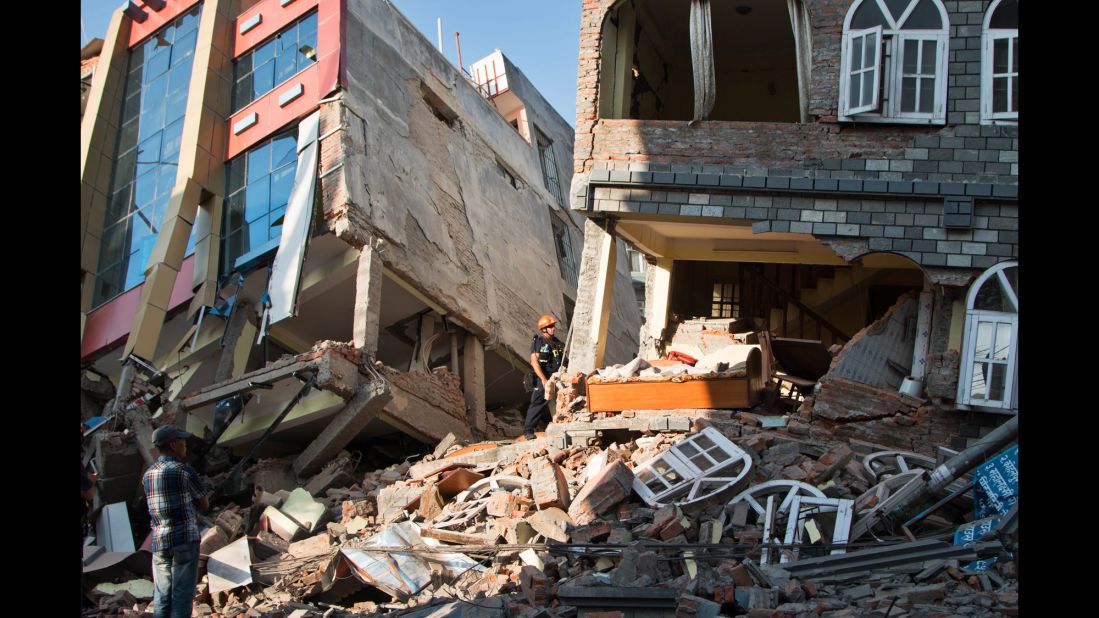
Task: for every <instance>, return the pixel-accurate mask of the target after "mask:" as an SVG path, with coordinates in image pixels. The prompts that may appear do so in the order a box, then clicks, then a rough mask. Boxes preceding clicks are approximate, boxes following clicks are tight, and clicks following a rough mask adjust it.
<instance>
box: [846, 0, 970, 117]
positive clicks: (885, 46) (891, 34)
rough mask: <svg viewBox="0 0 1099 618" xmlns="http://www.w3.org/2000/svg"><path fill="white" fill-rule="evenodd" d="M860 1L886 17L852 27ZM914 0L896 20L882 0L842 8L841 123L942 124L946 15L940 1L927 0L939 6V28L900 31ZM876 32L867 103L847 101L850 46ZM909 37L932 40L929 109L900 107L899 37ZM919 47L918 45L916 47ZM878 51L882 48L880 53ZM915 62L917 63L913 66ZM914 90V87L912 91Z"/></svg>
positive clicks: (901, 45) (901, 43) (901, 47)
mask: <svg viewBox="0 0 1099 618" xmlns="http://www.w3.org/2000/svg"><path fill="white" fill-rule="evenodd" d="M863 2H874V3H876V4H877V5H878V9H879V10H880V11H881V13H882V15H883V16H884V17H885V21H886V25H885V26H880V25H879V26H875V27H873V28H867V29H862V30H852V29H851V20H852V18H853V17H854V15H855V12H856V11H857V10H858V9H859V7H861V6H862V4H863ZM918 2H919V0H911V1H910V3H909V5H908V6H907V7H906V8H905V11H904V13H903V14H902V15H901V17H900V19H899V20H894V19H893V16H892V14H891V13H890V12H889V9H888V7H886V6H885V3H884V2H883V0H856V2H855V3H854V4H852V5H851V8H850V9H849V10H848V11H847V17H846V18H845V19H844V22H843V45H842V47H841V50H840V56H841V57H840V67H841V70H840V92H839V106H838V108H837V114H838V116H837V119H838V120H839V121H841V122H871V123H874V122H876V123H894V124H946V83H947V79H948V71H947V67H948V66H949V63H948V57H947V56H948V53H949V45H948V42H949V32H950V19H949V17H948V15H947V13H946V9H945V8H944V7H943V5H942V2H940V0H931V2H932V3H933V4H934V6H935V8H937V9H938V10H939V15H940V18H941V19H942V24H943V28H942V29H941V30H904V29H902V26H903V24H904V22H905V21H906V20H907V19H908V16H909V15H910V14H911V13H912V11H913V10H914V9H915V7H916V4H917V3H918ZM875 31H876V32H877V33H878V37H877V40H878V44H879V49H878V50H877V54H876V59H877V61H876V63H875V67H876V69H875V70H876V75H875V79H874V84H875V86H874V96H873V99H872V101H871V104H870V105H858V106H850V105H849V101H848V99H849V97H850V92H849V88H850V86H851V75H850V73H851V68H850V67H851V62H852V61H853V58H852V55H853V54H852V46H853V45H854V41H855V40H856V39H859V38H865V37H866V36H868V35H869V34H871V33H873V32H875ZM911 40H919V41H926V40H933V41H935V74H934V79H935V90H934V97H935V100H934V103H933V105H932V108H931V109H932V111H931V112H930V113H928V112H917V111H910V112H906V111H902V110H901V96H900V93H901V84H902V81H903V78H904V75H903V72H904V58H903V54H904V42H905V41H911ZM922 48H923V46H922V45H920V46H919V49H922ZM883 50H885V51H884V52H883ZM918 66H919V65H918V64H917V67H918ZM917 94H918V91H917Z"/></svg>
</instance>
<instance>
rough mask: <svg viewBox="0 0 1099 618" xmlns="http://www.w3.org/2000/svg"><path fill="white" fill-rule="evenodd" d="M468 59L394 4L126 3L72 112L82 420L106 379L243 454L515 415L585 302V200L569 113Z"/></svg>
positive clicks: (615, 339) (622, 342)
mask: <svg viewBox="0 0 1099 618" xmlns="http://www.w3.org/2000/svg"><path fill="white" fill-rule="evenodd" d="M471 68H472V73H469V72H466V71H464V70H463V71H462V72H460V71H459V70H458V69H455V68H454V67H453V66H452V65H451V64H450V63H449V62H448V61H447V60H446V59H445V58H444V56H443V55H442V54H441V53H440V52H439V51H437V50H436V49H435V48H434V46H433V45H432V44H431V43H430V42H429V41H428V40H427V39H426V38H425V37H424V36H423V35H422V34H421V33H420V32H419V31H418V30H417V29H416V28H415V27H414V26H413V25H412V24H411V23H410V22H409V21H408V20H407V19H406V18H405V17H404V16H403V15H401V13H400V12H399V11H397V10H395V9H394V8H393V7H392V6H390V5H389V4H388V3H385V2H354V3H342V2H337V1H331V2H329V1H327V0H325V1H318V0H312V1H308V0H298V1H297V2H285V1H283V2H278V1H276V0H263V1H259V2H256V1H237V0H220V1H205V2H193V1H173V2H167V3H163V2H160V3H154V2H147V3H140V2H131V3H128V4H127V5H126V6H124V7H122V8H121V9H120V10H118V11H116V12H115V14H114V16H113V18H112V20H111V23H110V26H109V31H108V33H107V35H106V38H105V41H104V42H103V43H102V52H101V55H100V57H99V64H98V70H97V71H96V72H95V75H94V81H93V82H92V84H91V90H90V93H89V96H88V103H87V112H86V113H85V115H84V117H83V120H82V125H81V140H82V141H81V157H82V159H81V200H82V206H81V227H82V229H81V231H82V240H81V362H82V382H83V383H84V384H85V388H84V389H83V391H82V393H83V398H84V399H83V402H84V411H83V418H85V419H87V418H90V417H93V416H95V417H97V416H100V415H102V414H103V407H102V406H103V405H104V404H105V403H106V400H108V399H109V398H110V397H113V395H112V394H110V390H111V388H110V387H111V386H115V387H117V390H118V392H119V397H118V398H117V400H116V402H115V404H114V405H113V407H112V408H111V409H110V410H108V413H109V412H110V411H111V410H114V411H122V410H123V409H124V408H125V407H126V406H127V405H129V404H133V403H135V402H136V403H140V404H144V405H145V406H146V407H147V408H148V412H149V413H152V414H154V415H159V414H167V415H168V416H166V417H162V418H160V420H158V421H156V422H162V421H163V420H164V419H165V418H171V419H174V420H175V422H176V423H177V424H179V425H181V426H185V427H186V428H187V429H189V430H190V431H191V432H192V433H194V434H196V435H198V436H203V435H206V436H210V435H211V434H215V435H214V437H215V439H217V444H218V446H221V447H226V448H237V449H238V451H243V450H244V449H246V448H248V447H250V446H251V445H253V444H254V443H255V442H256V441H257V440H258V439H259V438H260V437H261V436H264V435H265V433H267V432H268V429H269V428H272V425H275V427H274V428H273V431H272V432H270V436H271V437H270V440H267V441H266V444H264V445H263V446H262V450H261V451H260V453H263V452H277V451H279V450H282V451H283V452H285V451H286V450H292V449H299V450H300V449H303V448H305V447H308V446H309V445H310V444H313V446H314V447H315V448H316V449H317V451H316V453H317V454H318V456H320V455H323V454H324V453H328V452H330V451H332V452H335V451H338V450H339V449H340V448H342V447H343V446H346V445H347V444H348V443H349V441H351V440H353V439H355V438H356V437H361V438H363V439H368V438H380V437H384V436H387V435H390V434H393V433H395V432H396V433H398V434H400V435H404V436H407V437H408V438H411V439H412V440H415V441H419V442H426V443H430V442H434V441H437V440H439V439H441V438H442V437H443V436H445V435H446V434H447V433H450V432H453V433H455V434H457V435H459V436H463V437H472V436H473V435H474V434H476V435H479V436H485V435H500V433H501V431H503V429H502V428H501V427H494V426H493V425H492V422H493V421H494V419H495V416H496V415H494V414H493V412H494V411H501V412H504V411H507V410H509V409H512V410H514V409H519V410H522V409H523V407H524V406H525V403H526V400H527V398H528V395H527V392H526V391H525V390H524V388H523V380H522V378H523V377H524V375H525V374H526V373H528V372H529V360H528V356H529V345H530V337H531V333H532V332H533V330H534V323H535V321H536V319H537V317H538V316H539V315H540V314H544V313H551V314H553V315H555V316H557V318H558V320H559V321H560V322H561V323H562V325H563V326H566V327H567V325H568V324H569V323H570V322H571V319H572V307H573V306H574V304H575V302H576V293H577V292H576V289H577V274H578V272H577V271H578V265H579V256H580V255H581V252H582V244H581V241H582V232H581V230H580V227H579V225H580V224H581V223H582V217H580V216H579V215H578V214H577V213H574V212H572V211H571V210H570V209H568V207H567V203H566V201H565V196H566V195H567V191H568V187H569V183H570V179H571V173H570V171H569V166H568V161H569V156H570V154H571V152H572V135H573V129H572V127H571V126H570V125H569V124H568V123H567V122H566V121H565V120H564V119H563V118H561V117H560V115H558V114H557V113H556V112H555V111H554V110H553V109H552V107H551V106H550V105H549V104H548V103H547V102H546V101H545V99H544V98H543V97H542V95H541V94H540V93H539V92H538V91H537V90H536V89H535V87H534V86H533V85H532V84H531V83H530V81H529V80H528V79H527V78H526V77H525V76H524V75H523V73H522V72H521V71H519V70H518V69H517V68H516V67H515V66H514V65H513V64H512V63H511V62H510V60H508V59H507V58H506V57H505V56H504V55H503V54H502V53H500V52H495V53H494V54H492V55H490V56H489V57H487V58H486V59H484V60H483V61H479V62H477V63H474V64H473V65H472V67H471ZM474 75H479V76H480V77H477V78H476V79H475V78H474ZM477 80H479V81H477ZM615 278H616V282H617V285H619V286H620V287H621V288H622V290H623V292H622V294H621V295H620V298H621V299H622V300H621V301H620V302H619V303H618V304H617V305H616V306H615V309H614V311H615V313H616V316H615V317H616V327H615V328H614V329H613V334H611V335H610V337H609V343H608V346H609V348H610V349H611V350H612V351H613V352H612V354H614V355H617V357H618V358H621V359H628V358H629V354H630V353H631V350H632V348H634V347H635V346H636V337H637V332H638V327H639V312H638V311H637V308H636V304H635V303H634V302H633V301H630V300H628V299H627V296H628V294H627V293H626V292H628V291H629V290H630V285H631V284H630V278H629V274H628V271H627V270H626V266H625V265H623V267H622V268H621V269H620V272H618V273H617V274H616V277H615ZM562 330H564V329H562ZM324 342H329V343H324ZM120 360H121V361H122V362H121V363H120V362H119V361H120ZM378 370H380V371H382V372H383V373H386V375H388V376H389V378H388V379H387V380H385V384H386V386H385V387H384V388H373V390H372V387H371V386H370V385H371V383H372V382H373V380H372V377H373V376H375V375H376V374H377V371H378ZM295 376H297V377H295ZM310 377H311V378H314V381H313V383H312V385H311V387H309V388H305V389H304V391H303V390H302V387H303V384H304V383H305V382H307V381H308V379H309V378H310ZM219 403H221V404H222V406H223V407H222V408H220V409H219V408H217V406H218V404H219ZM289 408H293V409H292V410H291V409H289ZM230 417H232V418H233V419H234V420H235V422H231V423H230V422H228V420H229V418H230ZM334 419H343V420H342V421H340V422H342V423H344V424H342V425H340V426H339V428H338V430H337V429H336V427H335V426H333V425H332V423H333V421H334ZM131 420H132V421H133V422H139V420H140V419H131ZM326 427H329V428H330V429H329V431H328V432H327V433H323V434H322V430H324V429H325V428H326ZM509 430H510V429H509ZM138 433H139V434H141V433H142V432H138ZM146 433H147V432H146ZM143 447H144V448H145V450H148V449H147V447H148V444H144V445H143ZM316 461H320V460H319V459H316V458H314V460H313V462H312V463H310V462H306V461H305V460H303V461H302V462H301V466H303V467H304V468H311V467H312V465H313V463H315V462H316ZM304 468H303V469H304ZM105 480H106V481H107V483H106V485H108V486H110V485H111V483H110V479H105ZM131 481H132V478H128V479H127V486H128V483H129V482H131Z"/></svg>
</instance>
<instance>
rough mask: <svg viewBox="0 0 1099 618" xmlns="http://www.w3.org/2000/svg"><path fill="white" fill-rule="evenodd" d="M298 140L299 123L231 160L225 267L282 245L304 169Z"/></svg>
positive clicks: (234, 265) (227, 183) (226, 201)
mask: <svg viewBox="0 0 1099 618" xmlns="http://www.w3.org/2000/svg"><path fill="white" fill-rule="evenodd" d="M297 143H298V138H297V128H294V129H291V130H290V131H288V132H286V133H282V134H280V135H276V136H275V137H273V138H271V139H269V140H266V141H264V142H262V143H260V144H257V145H256V146H254V147H252V149H251V150H249V151H248V152H246V153H243V154H241V155H240V156H238V157H236V158H235V159H233V160H232V161H230V162H229V163H228V164H226V187H227V191H228V197H227V198H225V223H224V224H223V226H222V227H223V229H224V230H225V234H224V238H225V240H224V242H225V246H224V250H223V251H222V255H223V256H224V260H223V262H222V269H223V271H224V272H231V271H232V270H233V269H235V268H237V267H239V266H241V265H243V264H245V263H246V262H249V261H252V260H254V259H256V258H259V257H261V256H263V255H264V254H266V253H268V252H269V251H271V250H272V249H274V248H276V247H278V246H279V239H280V238H281V237H282V219H283V215H284V214H285V213H286V204H287V202H289V201H290V190H291V189H292V188H293V187H294V174H295V173H296V172H297V169H298V154H297Z"/></svg>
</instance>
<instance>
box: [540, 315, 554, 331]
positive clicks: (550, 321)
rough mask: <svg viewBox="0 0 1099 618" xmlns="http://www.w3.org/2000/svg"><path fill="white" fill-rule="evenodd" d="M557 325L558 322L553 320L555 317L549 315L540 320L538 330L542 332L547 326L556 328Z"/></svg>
mask: <svg viewBox="0 0 1099 618" xmlns="http://www.w3.org/2000/svg"><path fill="white" fill-rule="evenodd" d="M556 324H557V320H555V319H553V316H552V315H550V314H548V313H547V314H546V315H544V316H542V317H540V318H538V330H542V329H543V328H545V327H547V326H554V325H556Z"/></svg>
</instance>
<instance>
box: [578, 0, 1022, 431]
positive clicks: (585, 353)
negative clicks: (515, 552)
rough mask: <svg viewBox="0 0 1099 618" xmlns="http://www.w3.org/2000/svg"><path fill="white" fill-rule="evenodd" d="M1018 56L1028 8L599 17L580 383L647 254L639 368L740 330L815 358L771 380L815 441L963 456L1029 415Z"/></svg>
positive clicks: (698, 9)
mask: <svg viewBox="0 0 1099 618" xmlns="http://www.w3.org/2000/svg"><path fill="white" fill-rule="evenodd" d="M1017 53H1018V3H1017V2H1014V1H1011V0H996V1H993V2H942V1H940V0H911V1H904V0H901V1H897V2H884V1H878V0H856V1H854V2H850V1H847V0H819V1H816V0H790V1H789V2H786V3H783V2H741V3H720V2H706V1H702V2H692V3H687V2H672V1H667V0H629V1H615V0H589V1H585V2H584V4H583V21H582V25H581V54H580V65H579V82H578V91H577V123H576V127H577V130H576V150H575V157H574V175H573V181H572V182H573V184H572V192H571V201H572V208H573V209H574V210H575V211H577V212H580V213H582V214H583V215H584V216H585V217H586V218H587V222H586V223H585V253H584V259H583V260H582V263H581V280H582V281H585V282H588V283H589V285H587V286H582V287H581V289H580V291H579V296H578V304H577V308H576V320H575V322H576V323H575V325H574V329H575V330H576V332H577V335H576V337H575V338H574V341H573V350H572V354H571V357H570V360H571V362H570V365H569V369H570V370H573V371H579V372H583V373H590V372H592V371H593V370H594V369H596V368H597V367H602V366H603V365H605V364H610V363H607V362H605V359H604V358H603V349H602V342H603V341H604V340H605V335H604V333H605V332H606V329H607V328H609V327H610V326H611V325H613V323H614V320H613V319H611V316H610V312H611V307H612V304H611V300H612V299H614V298H616V296H615V295H616V294H617V291H615V290H614V289H613V288H614V285H613V284H612V281H613V279H614V278H613V274H614V273H615V270H616V262H615V256H616V255H617V253H616V251H615V248H616V247H617V246H619V245H621V244H629V245H630V246H631V248H632V249H633V250H636V251H638V252H640V253H641V254H643V255H644V256H645V260H646V261H647V263H648V268H647V272H646V274H645V307H644V311H645V316H644V326H643V331H642V334H641V341H640V349H639V353H640V355H641V356H642V357H643V358H645V359H654V358H659V357H660V356H661V355H662V354H664V353H665V352H666V351H668V349H670V347H669V346H670V345H671V343H672V342H673V339H674V338H675V336H676V333H677V331H678V330H679V327H680V326H681V325H683V324H685V323H689V321H690V320H691V319H692V318H702V319H710V320H713V319H724V320H725V321H726V322H738V324H735V325H734V330H735V329H736V328H739V329H740V330H742V331H752V332H755V331H766V332H768V333H770V334H772V335H773V336H774V337H775V338H776V339H787V340H793V339H797V340H815V341H820V342H821V345H820V346H819V347H817V348H816V349H813V347H812V346H806V345H801V344H798V343H797V342H780V343H784V344H785V346H786V347H788V348H792V349H791V350H790V351H789V352H788V353H786V355H785V358H780V359H778V361H779V362H778V363H777V365H776V367H777V368H778V369H780V370H782V371H783V372H784V373H785V374H788V375H791V376H793V377H794V378H797V377H799V376H797V373H798V372H799V371H801V372H802V374H803V375H801V376H800V377H801V378H804V379H803V380H799V381H795V384H796V385H797V386H798V387H799V388H801V389H802V390H803V391H805V392H806V394H811V393H812V392H813V391H812V390H810V387H812V386H813V385H814V384H815V383H817V382H818V381H819V388H817V389H816V396H815V402H811V405H812V412H811V417H812V418H813V419H815V420H821V421H824V422H829V423H832V424H833V425H836V426H842V425H847V424H850V421H859V422H860V424H861V425H863V427H865V428H866V429H867V430H868V431H870V432H871V433H872V434H873V435H875V436H879V437H880V436H881V435H885V434H888V433H889V429H888V428H889V427H891V426H894V425H893V423H892V422H890V419H891V418H892V417H894V416H895V415H896V414H897V413H898V412H904V414H903V415H902V416H905V417H907V418H905V419H904V420H902V421H899V422H902V423H905V422H908V421H910V420H912V417H914V416H924V414H923V413H921V414H920V415H917V414H916V412H917V410H922V411H923V412H926V413H929V414H930V415H931V417H930V418H929V420H928V423H926V424H927V425H934V426H938V427H940V428H946V429H947V431H946V437H948V438H952V439H953V442H954V443H955V444H954V446H955V447H960V446H964V444H965V443H966V441H967V440H968V441H971V440H972V439H974V438H976V437H977V436H979V435H984V434H985V433H987V432H988V431H990V430H991V428H992V427H994V426H995V425H997V424H999V423H1001V422H1003V421H1004V420H1006V418H1009V417H1010V415H1013V414H1016V413H1017V411H1018V386H1017V380H1016V376H1017V364H1018V355H1017V352H1016V341H1017V339H1018V322H1017V314H1018V276H1017V266H1018V262H1017V261H1016V258H1017V256H1018V239H1019V225H1018V221H1019V219H1018V215H1019V204H1018V184H1017V183H1018V162H1017V161H1018V125H1017V123H1018V97H1017V89H1018V68H1017V64H1016V63H1017ZM705 327H706V328H711V327H712V328H718V329H719V330H721V329H724V330H726V331H728V330H730V328H729V326H728V325H727V324H724V325H720V326H712V325H711V326H705ZM753 341H754V340H753ZM832 345H838V346H846V347H844V348H843V350H844V351H843V352H841V353H840V354H839V355H838V356H836V357H835V358H833V359H831V360H829V357H828V356H827V355H825V356H824V359H823V361H821V360H820V352H821V348H827V347H830V346H832ZM799 346H800V348H802V349H800V350H799V349H797V348H798V347H799ZM837 349H838V348H837ZM775 353H776V355H779V354H781V351H779V350H775ZM765 356H766V354H765ZM814 356H816V357H817V360H815V361H814V359H813V358H812V357H814ZM795 365H798V366H795ZM809 365H816V366H817V367H818V369H816V370H813V369H812V368H809V367H808V366H809ZM768 369H770V367H767V368H764V370H763V371H764V372H766V371H767V370H768ZM806 374H809V375H806ZM898 393H899V394H900V398H898ZM910 395H911V396H913V397H908V396H910ZM906 397H907V398H906ZM810 399H813V398H810ZM921 400H923V401H928V402H929V403H930V404H932V405H930V406H921V403H920V401H921ZM883 420H885V421H887V422H888V424H887V425H886V427H885V428H884V429H880V430H875V429H874V427H873V426H874V424H875V423H879V424H880V421H883ZM864 421H865V423H863V422H864ZM848 429H851V430H854V431H856V432H857V431H859V430H858V429H855V427H854V426H852V427H848ZM923 447H924V448H930V445H929V443H928V442H927V441H925V443H924V444H923Z"/></svg>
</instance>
